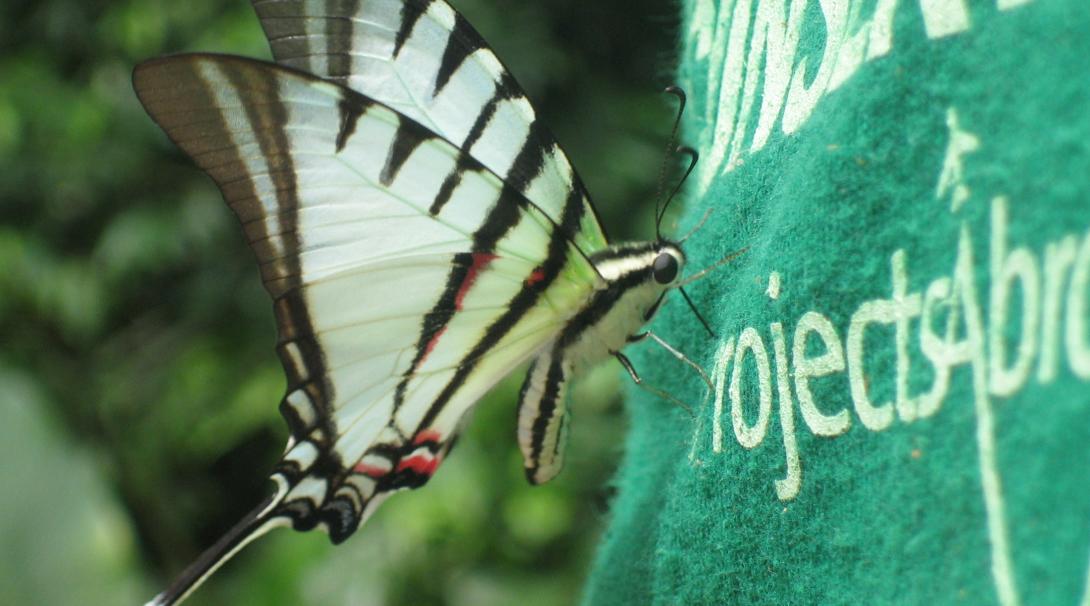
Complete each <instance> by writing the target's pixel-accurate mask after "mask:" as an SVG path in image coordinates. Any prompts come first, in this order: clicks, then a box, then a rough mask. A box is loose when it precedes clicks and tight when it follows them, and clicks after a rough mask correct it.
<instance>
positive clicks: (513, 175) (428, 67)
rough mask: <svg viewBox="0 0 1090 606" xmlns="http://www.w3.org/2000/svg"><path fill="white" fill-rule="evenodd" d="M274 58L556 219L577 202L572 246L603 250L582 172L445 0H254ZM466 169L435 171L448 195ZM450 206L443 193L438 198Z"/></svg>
mask: <svg viewBox="0 0 1090 606" xmlns="http://www.w3.org/2000/svg"><path fill="white" fill-rule="evenodd" d="M253 4H254V8H255V9H256V11H257V14H258V17H259V18H260V19H261V24H262V27H263V28H264V29H265V33H266V35H267V37H268V39H269V44H270V46H271V48H272V51H273V56H274V57H275V58H276V60H277V61H278V62H280V63H282V64H284V65H288V66H291V67H295V68H298V69H301V70H303V71H306V72H309V73H312V74H315V75H317V76H320V77H323V78H329V79H332V80H334V81H336V82H338V83H340V84H343V85H345V86H347V87H349V88H351V89H353V90H356V91H358V92H360V93H362V94H364V95H365V96H367V97H369V98H372V99H375V100H378V101H380V102H382V103H385V104H386V105H389V106H390V107H392V108H394V109H396V110H397V111H398V112H400V113H402V114H404V115H406V116H408V117H410V118H413V119H414V120H415V121H417V122H419V123H420V124H423V125H425V126H426V127H427V128H429V129H430V130H431V131H433V132H435V133H436V134H438V135H439V136H442V137H443V138H445V139H447V140H448V141H450V142H452V143H454V144H455V145H457V146H458V147H459V148H461V149H462V150H463V151H464V152H465V154H466V155H467V157H468V158H472V159H474V160H476V161H477V162H479V163H481V164H483V165H484V166H485V167H487V168H488V169H489V170H490V171H492V172H493V173H495V174H496V175H497V176H499V177H500V178H501V179H503V180H504V181H505V182H506V183H508V184H509V185H510V186H511V187H513V188H515V189H516V190H517V191H518V192H519V193H521V194H522V195H524V196H525V197H526V198H527V199H529V200H530V201H532V202H533V203H534V204H536V205H537V206H538V207H539V208H541V209H542V211H543V212H544V213H545V214H546V215H548V216H549V217H550V218H552V219H553V220H554V221H556V222H557V223H560V222H561V221H562V220H563V217H564V207H565V205H568V204H577V205H579V206H580V212H581V216H580V218H579V220H578V222H577V227H576V229H575V230H573V232H574V233H573V236H572V237H573V241H574V242H575V244H576V245H578V246H579V247H580V248H581V249H582V250H584V251H595V250H598V249H601V248H603V247H604V246H605V245H606V241H605V236H604V234H603V233H602V230H601V227H600V226H599V224H598V221H597V218H596V217H595V216H594V211H593V208H592V207H591V204H590V200H589V198H588V196H587V195H586V192H585V189H584V187H583V185H582V182H581V181H580V179H579V177H578V175H577V174H576V173H575V171H574V169H573V168H572V166H571V163H570V162H569V161H568V159H567V157H566V156H565V155H564V153H563V151H562V150H561V149H560V147H559V146H558V145H557V144H556V141H555V140H554V138H553V137H552V135H551V134H550V133H549V132H548V130H547V129H546V128H544V126H543V125H542V124H541V123H540V121H539V120H538V119H537V116H536V115H535V113H534V109H533V107H531V105H530V103H529V101H528V100H527V98H526V95H525V94H524V93H523V92H522V90H521V89H520V88H519V86H518V84H517V83H516V82H515V80H514V78H513V77H512V76H511V75H510V74H509V73H508V71H507V70H506V69H505V68H504V66H503V64H502V63H501V62H500V61H499V59H498V58H497V57H496V55H495V54H494V53H493V52H492V51H491V49H489V48H488V46H487V45H486V44H485V42H484V40H483V39H482V38H481V36H480V35H479V34H478V33H477V32H476V30H474V29H473V27H472V26H471V25H470V24H469V23H468V22H467V21H466V20H465V19H464V18H463V17H462V16H461V15H459V14H458V13H456V12H455V11H454V9H452V8H451V7H450V5H448V4H447V3H446V2H444V1H442V0H367V1H364V0H332V1H328V2H314V1H307V0H253ZM465 168H466V167H465V166H463V165H457V166H455V167H453V168H451V169H450V170H446V171H443V172H440V173H438V174H437V176H438V177H439V178H440V179H442V180H443V182H444V184H445V185H446V188H445V189H444V190H443V191H444V192H445V191H447V190H449V189H451V188H453V187H454V186H456V185H457V184H458V182H459V181H460V180H461V179H462V178H464V170H465ZM436 203H437V204H438V205H440V206H442V205H443V204H445V203H446V202H445V198H444V196H440V197H439V198H438V200H437V202H436Z"/></svg>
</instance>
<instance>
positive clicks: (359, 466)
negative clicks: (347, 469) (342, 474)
mask: <svg viewBox="0 0 1090 606" xmlns="http://www.w3.org/2000/svg"><path fill="white" fill-rule="evenodd" d="M352 471H354V472H356V473H362V474H363V475H365V476H369V477H372V478H381V477H382V476H384V475H386V474H387V473H388V472H389V471H390V470H389V469H386V468H385V467H378V466H376V465H368V464H367V463H356V466H355V467H353V468H352Z"/></svg>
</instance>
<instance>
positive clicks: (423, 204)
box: [134, 55, 597, 541]
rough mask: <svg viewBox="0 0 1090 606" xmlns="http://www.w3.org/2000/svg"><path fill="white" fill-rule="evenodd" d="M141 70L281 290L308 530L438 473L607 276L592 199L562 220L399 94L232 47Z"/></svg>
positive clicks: (293, 458)
mask: <svg viewBox="0 0 1090 606" xmlns="http://www.w3.org/2000/svg"><path fill="white" fill-rule="evenodd" d="M134 82H135V86H136V90H137V92H138V94H139V96H140V98H141V101H142V102H143V103H144V105H145V107H147V109H148V111H149V113H150V114H151V115H152V116H153V117H154V118H155V120H156V121H157V122H158V123H159V124H160V125H161V126H162V127H163V129H164V130H165V131H166V132H167V134H168V135H169V136H170V137H171V138H172V139H173V140H174V141H175V142H176V143H177V144H178V145H179V146H180V147H181V148H182V149H183V150H185V151H186V152H187V153H189V154H190V155H191V156H192V157H193V158H194V159H195V160H196V162H197V163H198V164H199V165H200V166H201V167H202V168H203V169H204V170H205V171H207V172H208V173H209V174H210V175H211V176H212V177H213V179H214V180H215V181H216V183H217V184H218V185H219V186H220V188H221V190H222V191H223V194H224V197H225V199H226V200H227V202H228V204H229V205H230V206H231V208H232V209H233V210H234V211H235V213H236V214H237V215H238V217H239V219H240V221H241V222H242V224H243V226H244V230H245V233H246V235H247V238H248V239H249V241H250V243H251V245H252V247H253V249H254V251H255V253H256V254H257V257H258V261H259V264H260V265H261V270H262V278H263V280H264V283H265V286H266V288H267V289H268V291H269V293H270V294H271V295H272V297H273V299H274V309H275V311H276V316H277V322H278V326H279V332H280V337H279V345H278V351H279V353H280V357H281V359H282V361H283V362H284V366H285V369H286V371H287V375H288V390H287V394H286V396H285V398H284V400H283V403H282V405H281V409H282V411H283V412H284V414H285V417H286V418H287V419H288V421H289V424H290V426H291V431H292V442H291V445H290V447H289V450H288V452H287V453H286V454H285V456H284V460H283V461H282V463H281V464H280V466H279V467H278V471H277V474H276V475H277V477H278V480H279V481H281V483H282V486H283V490H284V491H285V492H284V493H283V494H282V497H283V498H282V500H281V503H280V505H279V506H278V507H279V508H278V509H277V510H275V513H277V514H278V515H282V516H285V517H290V518H292V519H293V521H294V522H295V523H296V526H297V527H301V528H306V527H311V526H313V525H314V524H316V523H318V522H322V523H324V524H325V525H326V527H327V529H328V530H329V531H330V533H331V536H332V537H333V538H334V540H337V541H339V540H343V539H344V538H345V537H347V536H348V534H350V533H351V532H352V531H353V530H354V529H355V527H356V526H357V525H358V524H359V522H360V521H361V519H362V518H363V517H364V516H365V515H366V513H368V512H370V511H371V510H373V508H374V505H375V503H377V498H378V496H379V495H381V494H384V493H387V492H390V491H393V490H398V489H401V488H408V487H413V486H419V485H420V484H423V483H424V482H425V481H427V479H428V478H429V477H430V476H431V474H432V473H433V472H434V470H435V467H436V466H437V465H438V464H439V462H440V461H441V460H442V457H443V456H444V455H445V453H446V451H447V449H449V446H450V444H451V441H452V439H453V438H454V436H455V434H456V432H457V430H458V428H459V427H460V423H461V421H462V417H463V416H464V415H465V413H466V411H467V410H468V409H469V408H470V407H471V406H472V405H473V404H474V403H475V402H476V401H477V400H478V399H479V398H480V397H481V396H482V395H483V394H484V393H485V392H487V391H488V389H490V388H491V387H492V386H493V385H495V383H496V382H497V381H498V380H499V379H500V378H502V377H503V376H505V375H506V374H508V373H509V372H511V371H512V370H513V369H514V368H515V367H517V366H518V365H519V364H520V363H522V362H523V361H524V360H526V359H527V358H528V357H529V356H531V355H533V354H534V353H536V352H537V351H539V350H540V349H541V348H542V347H543V345H544V344H546V343H547V342H548V341H549V340H551V339H552V338H554V337H555V335H556V333H557V331H558V330H559V328H560V327H561V326H562V325H563V324H564V322H566V321H567V318H568V315H570V313H571V310H572V309H575V308H577V307H578V304H579V301H582V300H584V299H585V298H586V297H587V296H588V294H589V292H590V291H591V290H592V289H593V288H595V284H596V280H597V275H596V273H595V272H594V269H593V268H592V267H591V266H590V265H589V263H588V262H587V261H586V260H585V259H584V258H583V257H582V256H581V255H580V254H579V253H578V251H576V250H575V248H574V247H573V245H572V242H571V235H570V234H573V233H575V232H576V231H577V229H578V225H579V224H580V222H581V221H582V217H583V213H582V208H581V207H580V206H579V205H575V204H571V205H567V206H564V207H562V209H561V213H560V215H559V219H560V224H559V225H558V223H557V222H556V221H555V219H554V218H552V217H550V216H547V215H546V214H545V213H543V212H542V211H540V210H539V209H538V208H537V207H536V206H535V205H534V204H532V203H531V202H529V201H527V200H526V198H525V197H524V196H522V195H521V194H520V192H519V191H517V190H516V189H514V188H512V187H511V186H509V185H507V184H505V183H504V182H503V181H501V179H500V178H499V177H497V175H495V174H494V173H493V172H492V171H490V170H489V169H488V168H487V167H485V166H483V165H482V164H481V163H479V162H477V161H476V160H474V159H473V158H469V157H467V156H466V155H465V154H464V153H462V152H461V151H459V150H458V148H456V147H455V146H453V145H451V144H450V143H449V142H448V141H447V140H446V139H444V138H443V137H440V136H437V135H435V134H434V133H432V132H431V131H429V130H428V129H427V128H426V127H424V126H423V125H421V124H419V123H417V122H415V121H413V120H412V119H411V118H408V117H406V116H403V115H400V114H398V113H397V112H395V111H393V110H392V109H390V108H388V107H386V106H385V105H383V104H382V103H379V102H376V101H374V100H371V99H368V98H366V97H364V96H362V95H359V94H357V93H354V92H352V91H350V90H348V89H345V88H343V87H340V86H338V85H336V84H334V83H331V82H326V81H322V80H319V79H317V78H315V77H313V76H310V75H307V74H303V73H299V72H296V71H293V70H288V69H284V68H280V67H277V66H274V65H272V64H267V63H262V62H258V61H251V60H247V59H241V58H233V57H222V56H215V55H188V56H180V57H173V58H167V59H161V60H155V61H151V62H148V63H145V64H143V65H141V66H140V67H139V68H138V69H137V71H136V73H135V76H134ZM458 167H461V168H460V169H459V168H458ZM456 169H458V170H460V171H461V176H460V178H459V180H458V183H456V184H455V185H454V187H453V188H451V191H449V192H448V193H446V194H444V195H446V196H447V201H446V203H445V204H444V205H443V206H442V207H441V208H439V209H435V208H434V206H435V204H434V202H435V199H436V197H437V196H439V195H440V192H441V191H442V190H443V189H444V181H445V175H447V174H449V173H450V172H451V171H453V170H456ZM571 197H572V196H570V195H569V198H571Z"/></svg>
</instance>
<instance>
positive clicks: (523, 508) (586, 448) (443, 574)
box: [0, 0, 674, 606]
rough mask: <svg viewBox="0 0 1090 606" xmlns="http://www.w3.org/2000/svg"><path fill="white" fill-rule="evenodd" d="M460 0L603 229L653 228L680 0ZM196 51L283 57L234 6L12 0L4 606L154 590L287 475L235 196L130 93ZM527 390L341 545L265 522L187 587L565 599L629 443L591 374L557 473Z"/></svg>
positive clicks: (275, 391)
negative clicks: (537, 435) (520, 448)
mask: <svg viewBox="0 0 1090 606" xmlns="http://www.w3.org/2000/svg"><path fill="white" fill-rule="evenodd" d="M455 6H456V8H458V9H459V10H461V11H462V12H463V13H464V14H465V15H466V16H467V17H468V18H469V19H470V21H471V22H472V23H474V24H475V25H476V26H477V28H478V29H479V30H481V32H482V34H484V36H485V38H486V39H488V40H489V41H490V42H491V43H492V45H493V46H494V47H495V49H496V50H497V52H498V54H499V55H500V56H501V57H502V58H503V60H504V61H505V62H506V63H507V64H508V65H509V66H510V67H511V68H512V70H513V71H514V73H515V75H516V77H517V78H519V80H520V81H521V82H522V84H523V86H524V87H525V88H526V89H527V91H528V92H529V93H530V96H531V98H532V99H534V100H535V101H536V102H537V105H538V107H539V110H540V113H541V115H542V116H543V117H544V119H545V120H546V122H547V123H548V124H550V125H551V126H552V127H553V130H554V132H555V133H556V134H557V137H558V138H559V140H560V141H561V142H562V143H563V144H564V145H565V147H566V149H567V150H568V152H569V155H570V156H571V157H572V159H573V162H574V163H575V165H576V166H578V167H579V168H580V172H581V174H582V176H583V178H584V180H585V181H586V182H587V184H588V187H589V188H590V190H591V192H592V193H594V195H595V199H596V201H597V204H598V207H599V210H600V212H601V214H602V216H603V218H604V222H605V223H606V225H607V228H608V229H609V231H610V233H611V234H612V235H613V236H614V238H617V236H622V237H641V238H646V237H649V236H650V234H651V233H652V231H651V213H650V211H649V210H648V203H649V202H651V201H652V197H653V195H654V188H655V187H656V185H657V183H656V181H657V175H658V172H659V171H658V163H659V162H660V159H661V153H662V149H663V144H664V140H665V134H666V133H667V132H668V129H669V126H670V122H671V120H672V110H671V109H670V107H669V104H668V103H667V102H666V100H664V99H662V98H661V97H660V95H658V92H657V91H658V90H660V89H661V88H662V87H663V86H664V85H665V84H668V83H669V82H670V80H669V74H670V73H671V68H670V60H671V58H672V49H673V42H672V41H673V29H672V28H673V26H672V24H673V22H674V17H673V13H674V8H673V6H672V5H671V4H669V3H662V2H657V1H655V0H610V1H597V2H590V3H587V2H581V1H579V0H556V1H551V2H549V3H504V2H498V1H495V0H493V1H491V2H489V1H486V0H466V1H463V2H455ZM187 50H203V51H216V52H228V53H236V54H243V55H248V56H254V57H262V58H267V57H268V56H269V55H268V50H267V47H266V45H265V41H264V38H263V36H262V34H261V30H260V27H259V25H258V22H257V19H256V18H255V17H254V16H253V14H252V12H251V9H250V7H249V4H248V3H247V2H245V0H231V1H227V0H191V1H189V2H168V1H166V0H121V1H111V2H105V1H102V0H97V1H96V0H92V1H86V0H47V1H41V2H20V1H18V0H16V1H14V2H13V1H12V0H8V1H7V2H5V3H3V4H0V167H3V168H2V170H0V387H2V389H0V415H2V416H0V453H3V454H2V456H3V460H4V465H3V466H0V482H2V486H3V488H2V490H0V566H2V567H3V569H4V571H5V574H4V575H3V576H4V577H5V580H4V581H3V582H2V583H0V603H3V604H31V603H33V604H75V603H79V604H118V603H136V602H139V601H143V600H144V599H147V598H148V597H150V596H151V595H152V594H153V593H154V592H155V591H157V590H158V589H159V588H160V587H161V585H162V584H163V583H165V582H166V581H167V580H168V579H169V577H170V576H172V575H173V574H174V573H176V572H178V571H179V570H180V569H181V567H183V566H184V565H185V564H186V563H187V562H188V561H190V560H191V559H192V558H194V557H195V556H196V555H197V554H198V553H199V551H200V550H201V549H202V548H204V547H206V546H208V545H209V544H211V543H212V542H213V541H214V540H215V538H216V537H217V535H218V534H219V533H220V532H222V531H224V530H225V529H226V528H228V527H229V526H230V525H231V524H232V523H233V522H234V521H235V520H236V519H237V518H238V517H239V516H241V515H242V514H243V513H244V512H246V511H248V510H249V509H250V508H251V507H252V506H253V505H254V504H255V503H256V502H258V501H259V500H260V499H261V498H262V497H263V496H264V495H265V494H266V492H267V491H269V490H270V488H271V487H270V485H268V484H267V483H266V481H265V480H264V478H265V476H266V473H267V472H268V470H269V469H271V465H272V464H273V462H274V461H275V460H276V458H277V456H278V455H279V453H280V449H281V448H282V446H283V443H284V441H285V439H286V429H285V426H284V423H283V422H282V420H281V419H280V418H279V416H278V414H277V412H276V405H277V403H278V401H279V398H280V396H281V395H282V390H283V387H284V381H283V378H282V372H281V369H280V367H279V364H278V362H277V361H276V359H275V356H274V354H273V350H272V346H273V341H274V326H273V321H272V313H271V306H270V304H269V301H268V299H267V296H266V295H265V293H264V291H263V290H262V288H261V286H260V283H259V281H258V275H257V271H256V267H254V263H253V261H252V256H251V254H250V252H249V251H248V250H247V248H246V246H245V245H244V243H243V239H242V237H241V235H240V234H239V230H238V228H237V226H236V225H235V223H234V219H233V218H232V216H231V215H230V213H229V212H228V210H227V208H226V207H225V205H224V204H223V203H222V201H221V199H220V196H219V193H218V192H217V191H216V189H215V188H214V186H213V185H212V184H211V182H210V181H209V180H208V179H207V178H206V177H205V176H204V175H203V174H201V173H200V172H199V171H198V170H197V169H196V168H194V167H193V166H192V164H191V163H190V162H189V161H188V160H186V159H185V158H184V157H183V156H182V155H181V154H180V153H179V152H178V151H177V150H176V149H175V148H174V147H173V146H172V145H171V144H170V143H169V142H168V141H167V140H166V138H165V137H164V136H163V135H162V133H161V132H159V131H158V130H157V128H156V127H155V126H154V125H153V124H152V122H151V120H150V119H148V118H147V117H146V116H145V115H144V112H143V110H142V109H141V108H140V107H139V105H138V103H137V101H136V99H135V96H134V95H133V93H132V89H131V86H130V73H131V70H132V67H133V65H135V64H136V63H137V62H139V61H140V60H142V59H145V58H149V57H153V56H156V55H161V54H166V53H171V52H180V51H187ZM518 383H519V379H518V378H517V377H515V378H513V379H511V380H509V381H507V382H505V383H503V384H502V385H501V386H499V387H498V388H497V390H496V391H495V393H494V394H492V396H490V397H489V398H488V399H487V400H486V401H484V402H482V403H481V405H480V406H479V407H478V411H477V413H476V418H475V420H474V423H473V424H472V427H471V430H470V431H469V435H468V436H466V438H465V439H464V440H463V441H462V442H461V443H460V444H459V447H458V448H457V449H456V450H455V451H454V455H453V457H452V458H451V460H450V461H449V462H448V463H446V464H445V465H444V468H443V470H442V472H441V473H439V474H438V475H437V477H436V479H435V480H434V481H433V482H432V483H431V484H430V485H429V486H427V487H426V488H425V489H423V490H420V491H415V492H413V493H408V494H403V495H398V496H396V497H394V498H393V499H392V500H391V501H390V502H389V503H387V505H386V506H385V507H383V508H381V509H380V510H379V513H378V514H377V515H376V516H375V518H374V519H373V520H372V521H371V522H369V523H368V524H367V525H366V526H365V527H364V528H362V529H361V531H360V532H359V533H357V535H356V536H355V537H353V538H352V539H351V540H349V541H348V542H347V543H346V544H345V545H343V546H341V547H338V548H336V549H333V548H331V547H330V546H329V543H328V541H327V540H326V538H325V537H324V535H321V534H320V533H306V534H302V533H291V532H286V531H280V532H276V533H273V534H272V535H271V536H270V537H269V538H266V539H263V540H262V541H260V542H259V543H257V544H255V545H254V546H253V547H250V548H248V549H247V550H246V551H245V552H244V553H243V554H242V555H241V556H240V557H239V558H238V559H237V560H236V561H235V562H233V563H231V564H229V565H228V566H227V567H226V568H225V569H224V570H223V571H221V573H219V575H218V576H217V578H216V579H215V580H214V581H213V582H212V583H210V584H209V585H208V586H207V587H206V588H203V589H202V590H201V592H200V593H199V594H198V595H197V596H196V597H195V599H194V600H193V601H194V603H197V604H360V605H367V604H448V605H452V606H458V605H470V604H472V605H487V604H497V605H498V604H511V603H515V602H518V603H520V604H523V605H524V606H530V605H535V604H542V605H545V604H566V603H571V602H573V601H574V600H575V599H576V597H577V595H578V592H579V588H580V585H581V582H582V578H583V575H584V572H585V570H586V565H587V562H588V559H589V556H590V554H591V551H592V550H593V546H594V544H595V541H596V538H597V535H598V533H599V532H600V529H601V522H602V518H603V516H604V514H605V512H606V508H607V503H608V498H609V488H608V481H609V477H610V475H611V472H612V469H613V466H614V464H615V460H616V455H617V453H618V451H619V446H620V444H621V441H622V437H623V434H624V421H623V419H622V417H621V415H620V407H619V406H618V403H617V396H616V392H617V389H616V387H617V384H618V372H617V370H616V368H614V367H611V366H607V367H605V369H603V370H601V371H599V372H597V373H594V374H592V376H590V377H589V378H587V379H586V380H584V381H583V382H582V384H581V385H580V386H579V387H578V388H577V390H576V392H575V394H574V400H575V403H574V404H575V416H576V420H575V422H574V423H573V436H572V442H571V447H570V451H569V452H570V454H569V459H568V465H567V469H566V470H565V472H564V473H563V474H562V475H561V476H560V478H558V480H556V481H554V482H553V483H552V484H550V485H548V486H545V487H541V488H531V487H530V486H528V485H527V484H526V482H525V480H524V478H523V474H522V469H521V461H520V459H519V455H518V452H517V449H516V447H515V445H514V434H515V410H514V403H515V390H516V389H517V385H518Z"/></svg>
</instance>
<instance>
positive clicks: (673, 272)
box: [651, 241, 685, 288]
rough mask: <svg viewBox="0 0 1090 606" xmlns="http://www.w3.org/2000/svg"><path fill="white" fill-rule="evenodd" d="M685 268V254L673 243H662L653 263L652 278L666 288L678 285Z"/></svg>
mask: <svg viewBox="0 0 1090 606" xmlns="http://www.w3.org/2000/svg"><path fill="white" fill-rule="evenodd" d="M684 267H685V253H684V252H682V250H681V247H679V246H678V245H677V244H674V243H673V242H665V241H664V242H660V243H659V248H658V251H657V254H656V255H655V259H654V261H653V262H652V263H651V277H652V279H654V281H655V282H656V283H657V284H658V285H660V286H663V287H665V288H669V287H671V286H674V285H676V284H677V282H678V280H679V278H681V270H682V269H683V268H684Z"/></svg>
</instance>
